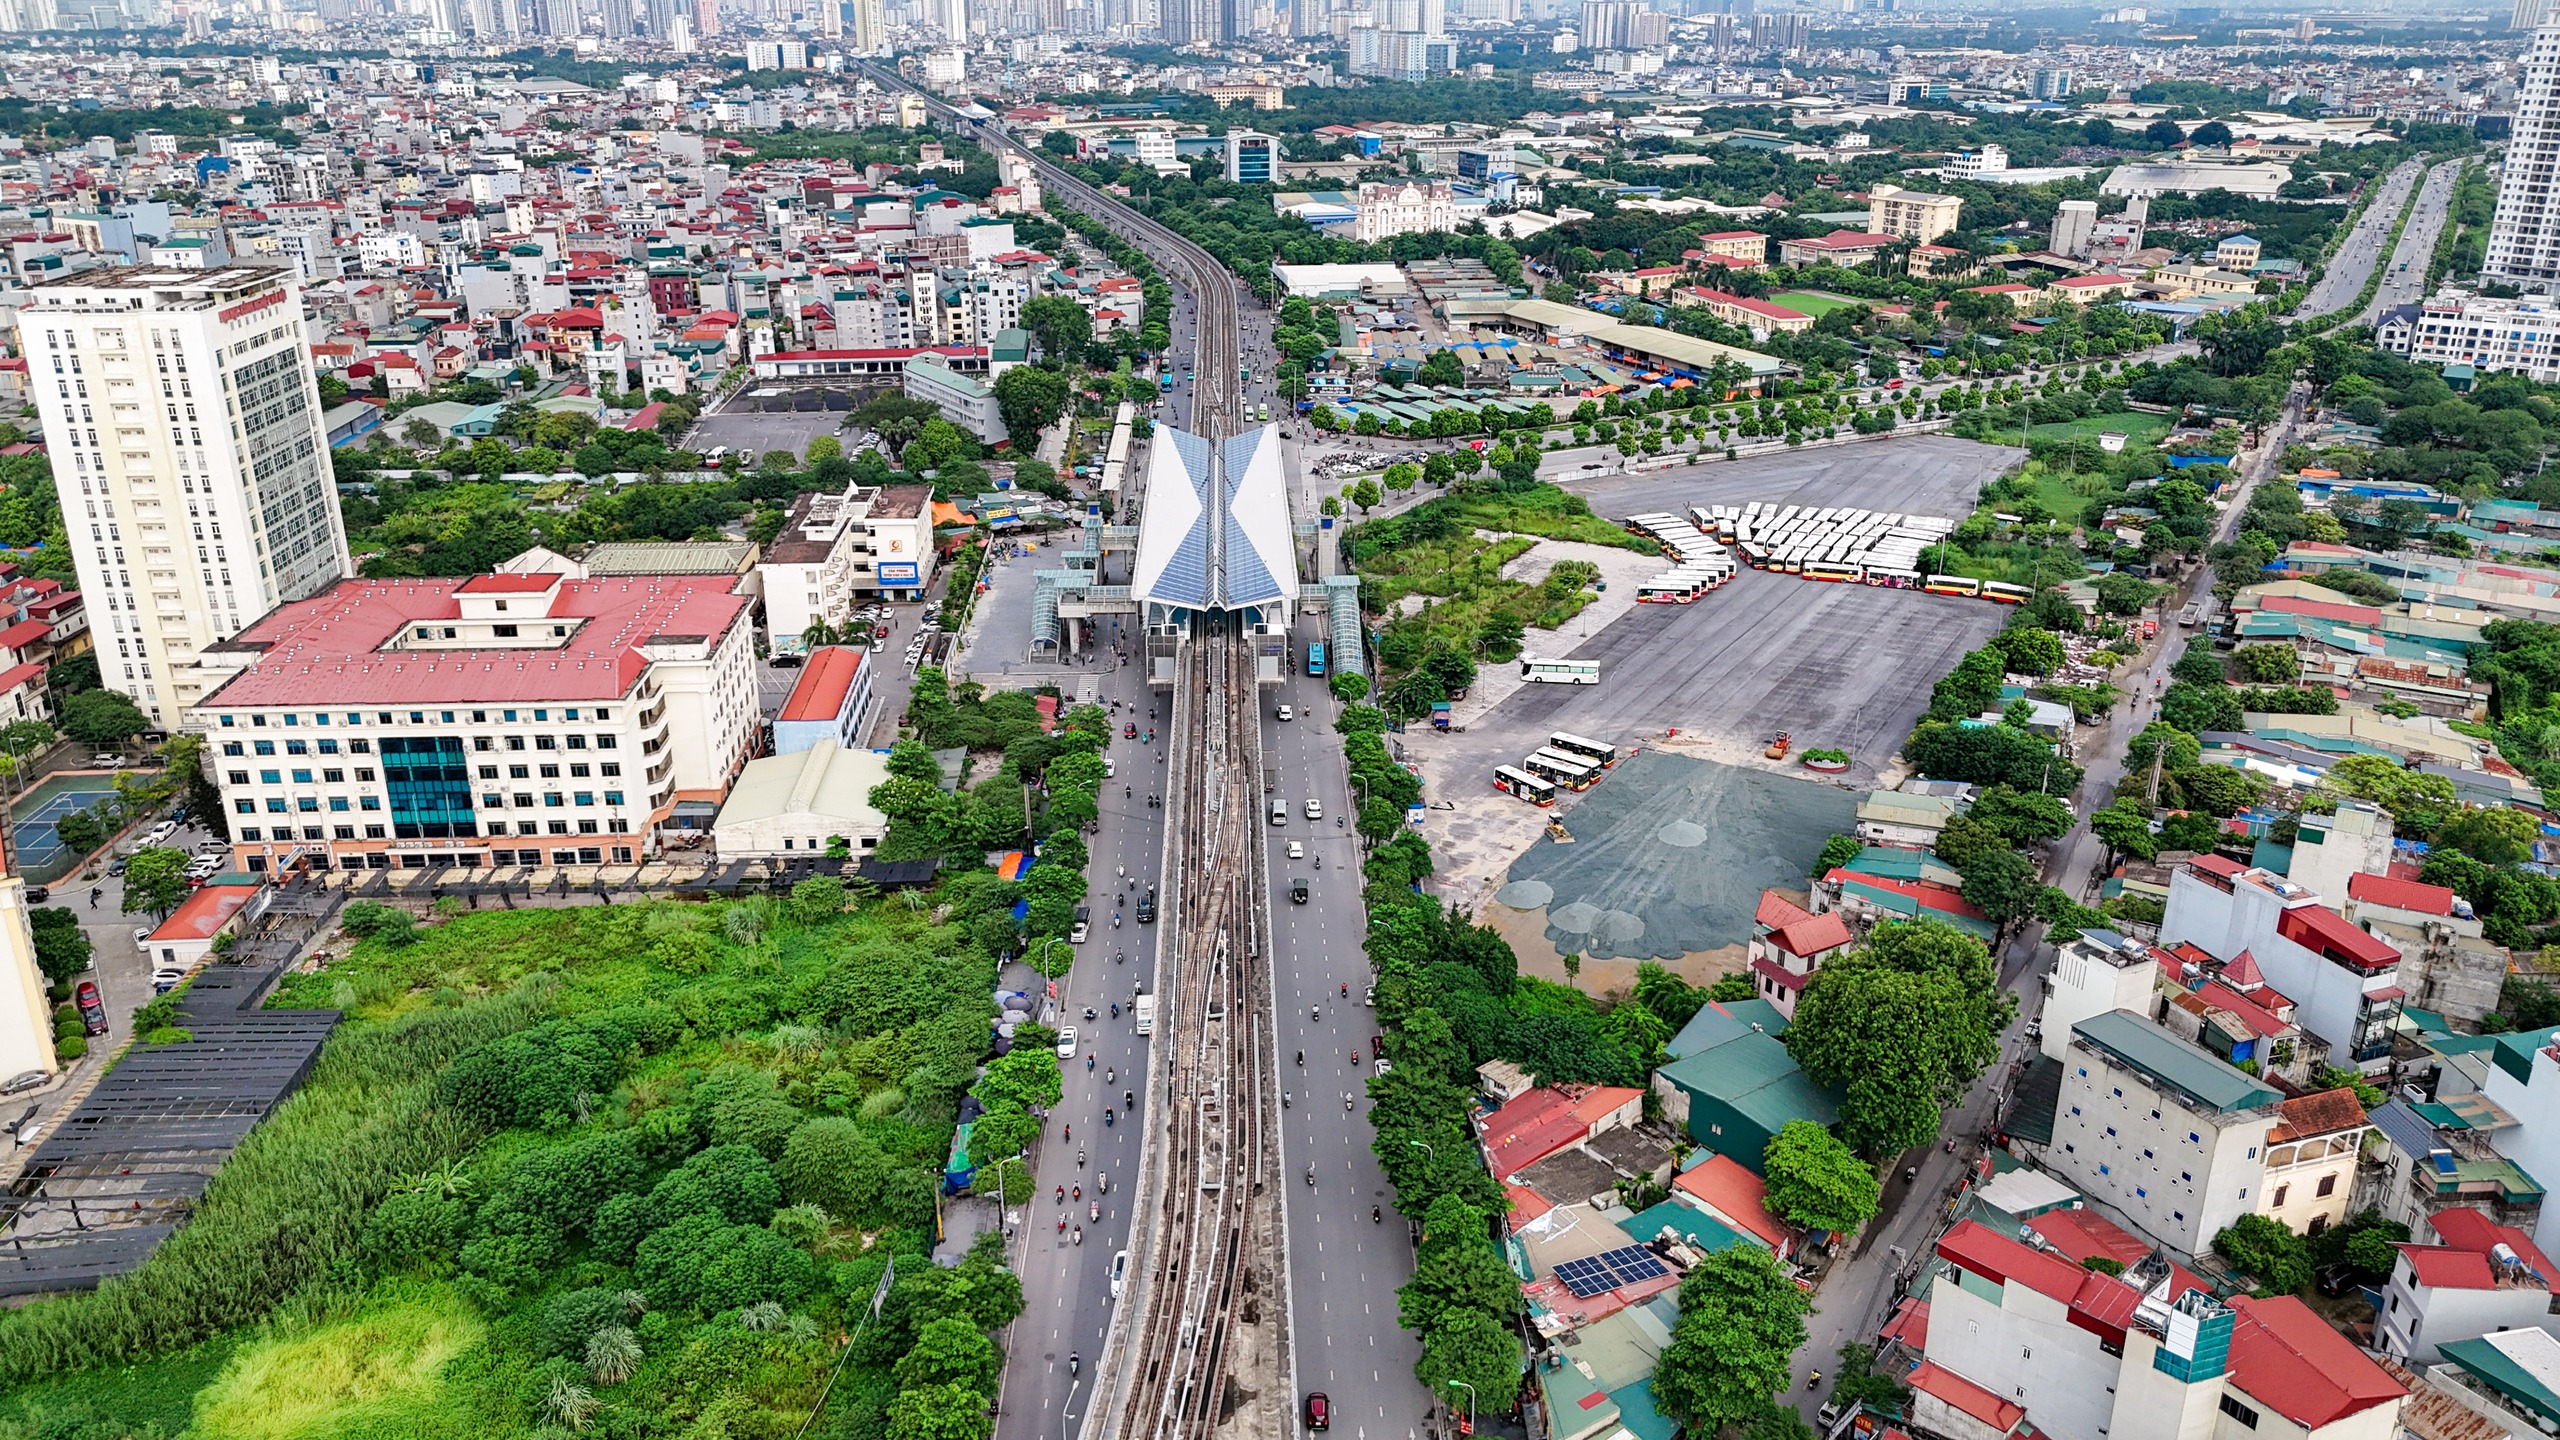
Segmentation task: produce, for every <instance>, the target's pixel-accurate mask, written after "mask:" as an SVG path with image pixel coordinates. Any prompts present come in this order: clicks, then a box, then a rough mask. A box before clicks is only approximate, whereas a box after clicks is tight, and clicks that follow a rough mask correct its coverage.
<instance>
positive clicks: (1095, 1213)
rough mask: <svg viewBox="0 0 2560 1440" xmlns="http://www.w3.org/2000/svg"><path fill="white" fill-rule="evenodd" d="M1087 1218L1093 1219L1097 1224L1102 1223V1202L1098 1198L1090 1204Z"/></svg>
mask: <svg viewBox="0 0 2560 1440" xmlns="http://www.w3.org/2000/svg"><path fill="white" fill-rule="evenodd" d="M1085 1218H1086V1219H1088V1220H1091V1221H1093V1222H1094V1223H1095V1224H1100V1223H1101V1222H1102V1202H1101V1201H1099V1200H1096V1201H1094V1202H1093V1204H1092V1205H1090V1206H1088V1207H1087V1214H1086V1216H1085Z"/></svg>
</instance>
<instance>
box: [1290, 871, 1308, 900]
mask: <svg viewBox="0 0 2560 1440" xmlns="http://www.w3.org/2000/svg"><path fill="white" fill-rule="evenodd" d="M1289 899H1290V900H1291V901H1292V902H1293V903H1295V904H1299V905H1304V904H1306V903H1307V877H1306V876H1304V875H1300V876H1298V877H1296V878H1294V879H1292V880H1291V881H1290V882H1289Z"/></svg>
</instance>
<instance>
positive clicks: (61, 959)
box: [27, 905, 2512, 989]
mask: <svg viewBox="0 0 2560 1440" xmlns="http://www.w3.org/2000/svg"><path fill="white" fill-rule="evenodd" d="M27 929H28V931H29V932H30V933H31V934H32V935H33V937H34V940H35V946H36V968H37V969H39V970H42V971H43V972H44V978H45V979H46V980H48V981H51V982H52V983H54V984H57V985H59V984H62V983H64V982H66V981H68V980H70V979H71V978H72V977H73V976H75V975H77V974H79V973H80V972H81V971H83V970H86V969H88V968H89V959H90V955H91V953H92V947H91V945H90V941H89V932H88V931H86V930H83V929H81V928H80V917H79V915H78V914H77V913H76V912H73V911H70V910H66V909H64V908H62V907H61V906H59V905H49V906H45V907H44V908H42V909H37V910H30V911H28V912H27ZM2510 988H2511V989H2512V987H2510Z"/></svg>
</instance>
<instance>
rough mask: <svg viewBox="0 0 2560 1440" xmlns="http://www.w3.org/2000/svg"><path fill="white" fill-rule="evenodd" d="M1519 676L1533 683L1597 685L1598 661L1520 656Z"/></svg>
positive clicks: (1598, 681) (1598, 675)
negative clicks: (1541, 658) (1540, 658)
mask: <svg viewBox="0 0 2560 1440" xmlns="http://www.w3.org/2000/svg"><path fill="white" fill-rule="evenodd" d="M1520 678H1521V679H1523V680H1526V681H1528V682H1529V683H1531V684H1533V685H1597V684H1599V683H1600V662H1599V661H1597V660H1539V659H1535V658H1533V657H1531V656H1527V655H1523V656H1521V657H1520Z"/></svg>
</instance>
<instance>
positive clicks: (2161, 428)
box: [2027, 410, 2169, 445]
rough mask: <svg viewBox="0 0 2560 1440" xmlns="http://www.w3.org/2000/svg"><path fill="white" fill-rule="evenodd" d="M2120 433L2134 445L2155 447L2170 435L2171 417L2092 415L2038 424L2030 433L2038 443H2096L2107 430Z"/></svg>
mask: <svg viewBox="0 0 2560 1440" xmlns="http://www.w3.org/2000/svg"><path fill="white" fill-rule="evenodd" d="M2110 430H2113V431H2118V432H2120V433H2122V434H2123V435H2124V436H2125V437H2126V443H2127V444H2130V445H2155V444H2158V443H2159V441H2160V437H2162V436H2163V435H2166V434H2168V433H2169V417H2168V416H2166V415H2154V414H2152V413H2151V412H2150V411H2148V410H2118V411H2114V412H2112V413H2110V414H2106V415H2091V416H2088V417H2087V418H2085V419H2080V420H2066V421H2064V422H2063V423H2061V424H2059V425H2037V426H2033V427H2030V428H2029V429H2028V431H2027V435H2028V438H2030V439H2035V440H2080V439H2086V440H2095V439H2097V438H2098V437H2099V436H2100V435H2102V434H2104V433H2106V432H2107V431H2110Z"/></svg>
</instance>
